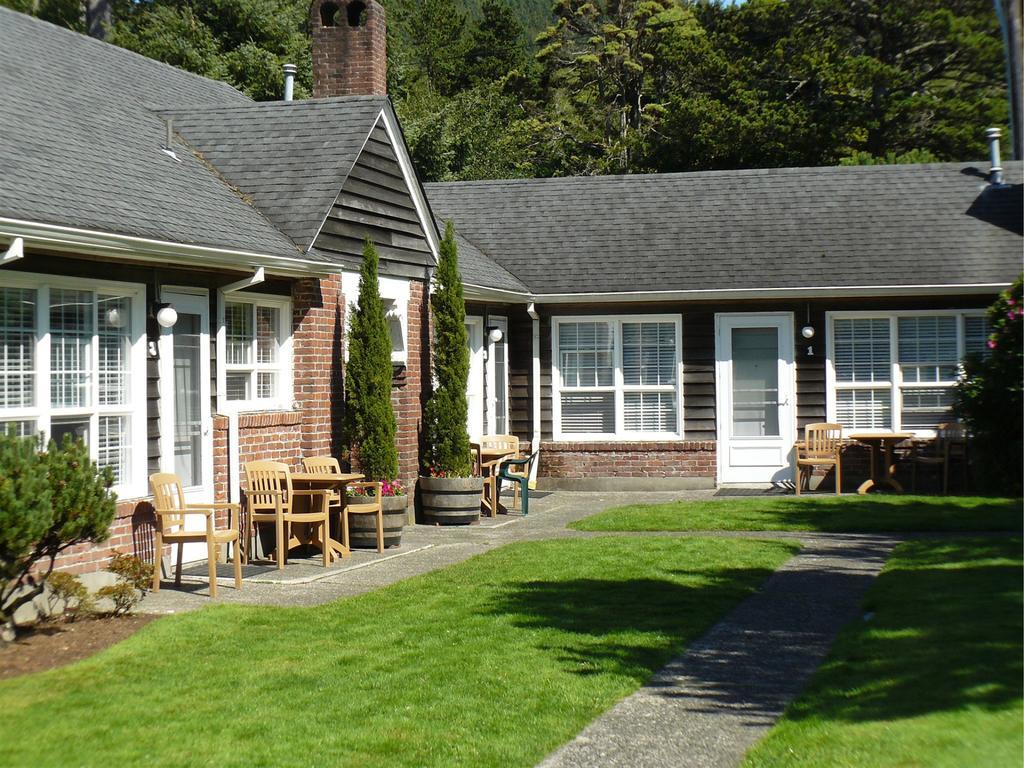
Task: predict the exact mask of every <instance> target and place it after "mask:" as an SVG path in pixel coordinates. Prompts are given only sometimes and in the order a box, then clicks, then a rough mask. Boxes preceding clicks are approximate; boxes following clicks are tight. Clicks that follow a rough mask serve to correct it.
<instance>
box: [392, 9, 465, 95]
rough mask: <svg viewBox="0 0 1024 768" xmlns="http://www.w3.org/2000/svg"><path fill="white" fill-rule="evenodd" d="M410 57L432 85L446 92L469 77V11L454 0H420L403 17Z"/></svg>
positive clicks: (453, 90) (439, 90)
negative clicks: (467, 49) (467, 20)
mask: <svg viewBox="0 0 1024 768" xmlns="http://www.w3.org/2000/svg"><path fill="white" fill-rule="evenodd" d="M404 22H405V26H406V33H407V35H408V39H409V44H410V46H409V50H410V57H411V59H412V60H413V62H414V63H415V64H416V65H417V67H418V69H419V70H420V72H422V74H423V75H424V76H425V77H426V78H427V80H428V81H429V82H430V83H431V85H432V86H433V87H434V88H435V89H437V91H438V92H439V93H440V94H442V95H444V96H451V95H453V94H454V93H456V92H457V91H458V90H459V89H460V88H461V87H462V86H463V85H464V84H465V81H466V78H465V75H464V73H465V59H466V48H467V45H468V42H469V41H468V39H467V37H466V14H465V13H464V12H463V10H462V7H461V6H460V4H459V3H457V2H455V0H419V1H418V2H414V3H412V4H411V7H410V8H409V9H408V11H407V15H406V16H405V18H404Z"/></svg>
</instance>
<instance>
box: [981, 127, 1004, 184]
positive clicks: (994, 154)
mask: <svg viewBox="0 0 1024 768" xmlns="http://www.w3.org/2000/svg"><path fill="white" fill-rule="evenodd" d="M1002 135H1003V132H1002V131H1000V130H999V129H998V128H989V129H987V130H986V131H985V138H986V139H988V156H989V161H990V162H991V163H992V167H991V168H989V169H988V180H989V182H991V183H992V184H1002V183H1003V164H1002V160H1001V159H1000V157H999V137H1000V136H1002Z"/></svg>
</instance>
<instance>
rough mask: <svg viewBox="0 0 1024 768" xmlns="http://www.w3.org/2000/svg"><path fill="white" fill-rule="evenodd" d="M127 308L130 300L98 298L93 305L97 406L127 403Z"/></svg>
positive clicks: (128, 349) (128, 317) (128, 356)
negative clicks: (95, 330) (97, 385)
mask: <svg viewBox="0 0 1024 768" xmlns="http://www.w3.org/2000/svg"><path fill="white" fill-rule="evenodd" d="M131 305H132V302H131V299H129V298H124V297H114V296H100V297H99V301H98V303H97V309H96V325H97V328H98V329H99V333H98V335H97V342H98V344H99V358H100V360H99V388H100V390H99V395H100V405H125V404H126V403H128V392H129V387H128V376H129V371H128V369H129V362H128V361H129V360H130V353H131V342H132V328H131Z"/></svg>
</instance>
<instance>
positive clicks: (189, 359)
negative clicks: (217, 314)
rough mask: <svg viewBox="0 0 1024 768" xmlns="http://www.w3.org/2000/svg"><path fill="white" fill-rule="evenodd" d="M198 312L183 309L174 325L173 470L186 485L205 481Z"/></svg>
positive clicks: (187, 486) (200, 328)
mask: <svg viewBox="0 0 1024 768" xmlns="http://www.w3.org/2000/svg"><path fill="white" fill-rule="evenodd" d="M201 330H202V323H201V317H200V316H199V315H193V314H186V313H181V314H179V315H178V322H177V323H176V324H175V326H174V471H175V473H177V475H178V477H180V478H181V482H182V485H183V486H185V487H186V488H189V487H194V486H198V485H202V484H203V475H202V457H203V453H202V434H203V422H202V408H201V389H200V384H201V371H202V364H201V363H202V361H201V359H200V349H201V347H200V341H201V339H202V337H201Z"/></svg>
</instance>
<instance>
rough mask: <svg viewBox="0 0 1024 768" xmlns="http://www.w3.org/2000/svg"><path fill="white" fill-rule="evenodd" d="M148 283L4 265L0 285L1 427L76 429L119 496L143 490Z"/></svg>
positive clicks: (54, 435)
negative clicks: (83, 277)
mask: <svg viewBox="0 0 1024 768" xmlns="http://www.w3.org/2000/svg"><path fill="white" fill-rule="evenodd" d="M145 326H146V289H145V287H144V286H141V285H136V284H130V283H113V282H107V281H96V280H80V279H73V278H63V277H56V276H51V275H32V274H24V273H11V274H5V275H4V286H3V287H0V429H5V430H9V429H13V430H14V431H16V432H17V433H18V434H20V435H25V436H27V435H33V434H38V433H42V435H43V439H44V440H50V439H53V440H56V441H57V442H58V443H59V442H61V441H62V440H63V438H64V436H65V435H71V436H72V437H76V438H81V439H82V440H83V441H85V443H86V445H88V447H89V452H90V455H91V457H92V459H93V460H94V461H96V462H97V463H98V464H99V465H100V466H101V467H110V469H111V470H112V471H113V473H114V491H115V492H116V493H117V494H118V495H119V496H121V497H132V496H141V495H143V494H144V493H145V492H146V337H145Z"/></svg>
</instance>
